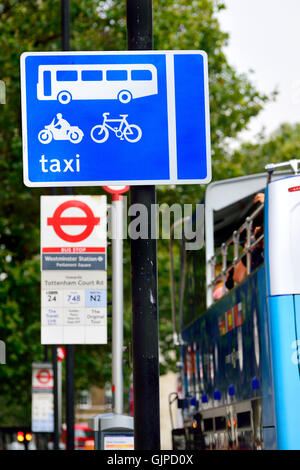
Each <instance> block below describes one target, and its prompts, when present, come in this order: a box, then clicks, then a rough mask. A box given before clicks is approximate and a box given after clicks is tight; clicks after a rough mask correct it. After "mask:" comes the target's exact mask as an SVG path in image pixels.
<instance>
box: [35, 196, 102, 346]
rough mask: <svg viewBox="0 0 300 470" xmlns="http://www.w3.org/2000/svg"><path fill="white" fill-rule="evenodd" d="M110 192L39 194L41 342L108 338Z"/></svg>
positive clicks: (56, 342) (61, 342)
mask: <svg viewBox="0 0 300 470" xmlns="http://www.w3.org/2000/svg"><path fill="white" fill-rule="evenodd" d="M106 211H107V207H106V196H72V197H70V196H42V197H41V271H42V275H41V289H42V321H41V323H42V344H105V343H106V342H107V282H106V246H107V233H106V226H107V214H106Z"/></svg>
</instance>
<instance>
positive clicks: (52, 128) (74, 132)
mask: <svg viewBox="0 0 300 470" xmlns="http://www.w3.org/2000/svg"><path fill="white" fill-rule="evenodd" d="M55 120H57V122H56V124H54V122H55ZM83 136H84V134H83V132H82V130H81V129H79V127H77V126H71V125H70V124H69V123H68V121H66V119H63V117H62V114H61V113H58V114H57V115H56V117H55V118H54V119H53V120H52V122H51V124H49V125H47V126H45V128H44V129H42V130H41V131H40V132H39V134H38V139H39V141H40V142H41V144H49V143H50V142H51V141H52V140H53V139H54V140H69V141H70V142H72V143H73V144H78V143H79V142H81V141H82V138H83Z"/></svg>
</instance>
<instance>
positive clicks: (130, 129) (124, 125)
mask: <svg viewBox="0 0 300 470" xmlns="http://www.w3.org/2000/svg"><path fill="white" fill-rule="evenodd" d="M109 114H110V113H103V123H102V124H97V126H94V127H93V129H92V130H91V138H92V139H93V141H94V142H96V143H97V144H102V143H103V142H106V141H107V139H108V137H109V131H112V132H114V133H115V135H116V137H118V138H119V139H120V140H124V137H125V139H126V140H127V142H131V143H134V142H138V141H139V140H140V139H141V137H142V130H141V128H140V127H139V126H137V125H135V124H128V122H127V119H126V118H127V117H128V114H120V118H121V119H108V117H107V116H109ZM108 123H111V124H112V125H113V123H119V127H115V126H113V127H112V125H109V124H108Z"/></svg>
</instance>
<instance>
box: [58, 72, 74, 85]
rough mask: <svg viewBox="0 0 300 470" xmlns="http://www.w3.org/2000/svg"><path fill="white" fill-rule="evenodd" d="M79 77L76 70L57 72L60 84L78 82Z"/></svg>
mask: <svg viewBox="0 0 300 470" xmlns="http://www.w3.org/2000/svg"><path fill="white" fill-rule="evenodd" d="M77 77H78V74H77V71H76V70H58V71H57V72H56V80H57V81H58V82H76V81H77Z"/></svg>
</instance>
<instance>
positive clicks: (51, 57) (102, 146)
mask: <svg viewBox="0 0 300 470" xmlns="http://www.w3.org/2000/svg"><path fill="white" fill-rule="evenodd" d="M21 91H22V126H23V161H24V183H25V184H26V185H27V186H31V187H43V186H54V185H55V186H98V185H101V186H102V185H144V184H195V183H208V182H209V181H210V179H211V162H210V135H209V105H208V101H209V97H208V73H207V56H206V54H205V52H202V51H129V52H60V53H57V52H55V53H54V52H53V53H51V52H47V53H40V52H37V53H24V54H22V56H21Z"/></svg>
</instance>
